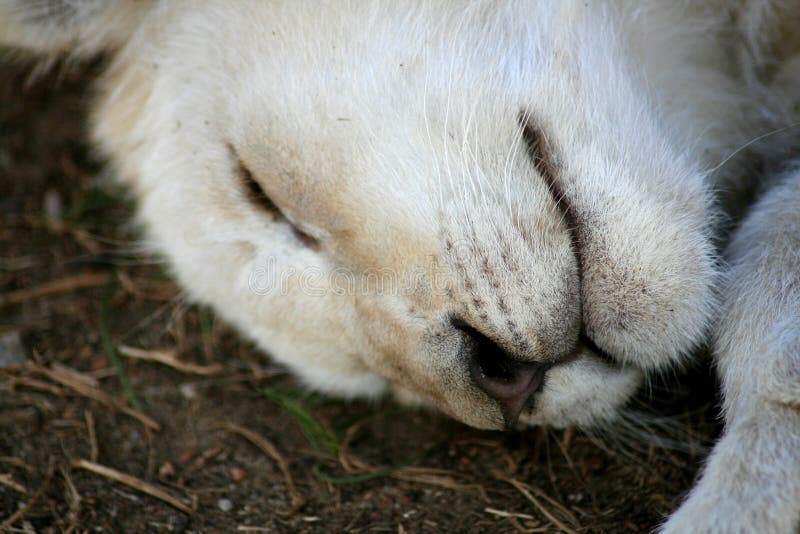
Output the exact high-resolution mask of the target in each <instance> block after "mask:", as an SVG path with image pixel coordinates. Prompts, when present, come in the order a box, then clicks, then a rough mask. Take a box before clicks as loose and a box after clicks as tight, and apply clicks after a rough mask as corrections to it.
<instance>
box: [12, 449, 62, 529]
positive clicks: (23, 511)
mask: <svg viewBox="0 0 800 534" xmlns="http://www.w3.org/2000/svg"><path fill="white" fill-rule="evenodd" d="M53 472H54V469H53V459H52V458H51V459H50V464H49V465H48V466H47V476H46V477H45V479H44V482H42V485H41V486H39V489H38V490H36V493H34V494H33V497H31V498H30V500H29V501H28V502H26V503H25V505H24V506H23V507H22V508H20V509H19V510H17V511H16V512H14V513H13V514H11V515H10V516H8V517H7V518H5V519H4V520H3V522H2V523H0V532H5V531H6V530H8V529H9V528H10V527H11V525H13V524H14V523H16V522H17V521H19V520H20V519H22V518H23V517H24V516H25V514H27V513H28V511H29V510H30V509H31V508H33V505H34V504H36V501H38V500H39V498H40V497H41V496H42V495H44V492H45V491H46V490H47V487H48V486H50V481H51V480H52V479H53Z"/></svg>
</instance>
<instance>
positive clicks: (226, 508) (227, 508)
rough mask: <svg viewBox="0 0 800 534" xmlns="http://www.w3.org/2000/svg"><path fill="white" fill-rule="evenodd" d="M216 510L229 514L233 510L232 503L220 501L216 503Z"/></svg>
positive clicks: (224, 500)
mask: <svg viewBox="0 0 800 534" xmlns="http://www.w3.org/2000/svg"><path fill="white" fill-rule="evenodd" d="M217 508H219V509H220V510H222V511H223V512H230V511H231V510H232V509H233V503H232V502H231V501H230V500H228V499H220V500H218V501H217Z"/></svg>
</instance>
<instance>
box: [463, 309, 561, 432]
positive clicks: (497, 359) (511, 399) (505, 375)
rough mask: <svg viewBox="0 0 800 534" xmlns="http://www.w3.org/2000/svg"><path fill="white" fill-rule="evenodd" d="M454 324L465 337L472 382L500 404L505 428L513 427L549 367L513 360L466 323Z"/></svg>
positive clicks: (540, 384)
mask: <svg viewBox="0 0 800 534" xmlns="http://www.w3.org/2000/svg"><path fill="white" fill-rule="evenodd" d="M453 325H454V326H455V327H456V328H458V329H459V330H461V331H462V332H463V333H464V334H466V336H467V338H468V343H467V345H466V346H467V347H468V348H467V352H466V354H467V358H469V369H470V374H471V376H472V380H473V381H474V382H475V384H476V385H477V386H478V387H479V388H481V389H482V390H483V391H484V393H486V394H487V395H489V396H490V397H492V398H493V399H495V400H496V401H497V402H498V403H499V404H500V409H501V410H502V412H503V417H504V419H505V424H506V426H507V427H509V428H510V427H513V426H514V425H515V424H516V421H517V418H518V417H519V414H520V412H522V409H523V408H524V407H525V405H526V404H527V402H528V400H529V399H530V398H531V396H532V395H533V394H534V393H535V392H536V391H537V390H539V389H540V388H541V387H542V385H543V383H544V374H545V373H546V372H547V370H548V369H549V368H550V366H551V364H549V363H544V362H531V361H523V360H519V359H516V358H514V357H513V356H511V355H510V354H508V353H507V352H506V351H504V350H503V349H502V348H501V347H500V346H499V345H498V344H497V343H495V342H494V341H492V340H491V339H490V338H489V337H487V336H485V335H484V334H482V333H481V332H479V331H478V330H477V329H475V328H474V327H473V326H471V325H469V324H468V323H466V322H464V321H462V320H454V321H453Z"/></svg>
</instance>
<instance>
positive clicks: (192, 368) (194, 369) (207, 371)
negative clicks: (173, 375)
mask: <svg viewBox="0 0 800 534" xmlns="http://www.w3.org/2000/svg"><path fill="white" fill-rule="evenodd" d="M119 352H120V354H122V355H123V356H127V357H129V358H136V359H139V360H145V361H149V362H157V363H161V364H164V365H168V366H169V367H172V368H173V369H175V370H177V371H180V372H181V373H186V374H192V375H202V376H209V375H216V374H219V373H221V372H222V371H223V369H224V367H223V366H222V365H220V364H218V363H214V364H211V365H197V364H193V363H187V362H182V361H180V360H179V359H178V358H176V357H175V354H174V353H173V352H172V351H165V350H143V349H137V348H135V347H128V346H126V345H122V346H120V347H119Z"/></svg>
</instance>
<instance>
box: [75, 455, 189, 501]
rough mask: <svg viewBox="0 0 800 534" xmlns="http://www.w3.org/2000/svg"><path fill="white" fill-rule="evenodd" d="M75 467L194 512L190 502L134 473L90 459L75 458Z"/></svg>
mask: <svg viewBox="0 0 800 534" xmlns="http://www.w3.org/2000/svg"><path fill="white" fill-rule="evenodd" d="M72 466H73V467H77V468H80V469H85V470H87V471H91V472H92V473H95V474H97V475H100V476H103V477H106V478H110V479H111V480H114V481H116V482H119V483H120V484H124V485H126V486H128V487H129V488H133V489H135V490H137V491H140V492H142V493H146V494H147V495H150V496H151V497H155V498H156V499H159V500H161V501H164V502H165V503H167V504H169V505H170V506H172V507H173V508H176V509H178V510H180V511H181V512H185V513H187V514H193V513H194V512H195V509H194V508H192V507H191V506H189V505H188V504H186V503H184V502H182V501H180V500H179V499H178V498H177V497H173V496H172V495H170V494H169V493H167V492H166V491H164V490H162V489H160V488H157V487H156V486H154V485H152V484H149V483H147V482H145V481H144V480H141V479H139V478H136V477H134V476H132V475H129V474H127V473H122V472H121V471H117V470H116V469H112V468H111V467H106V466H104V465H100V464H97V463H94V462H90V461H89V460H83V459H80V460H74V461H73V462H72Z"/></svg>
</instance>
